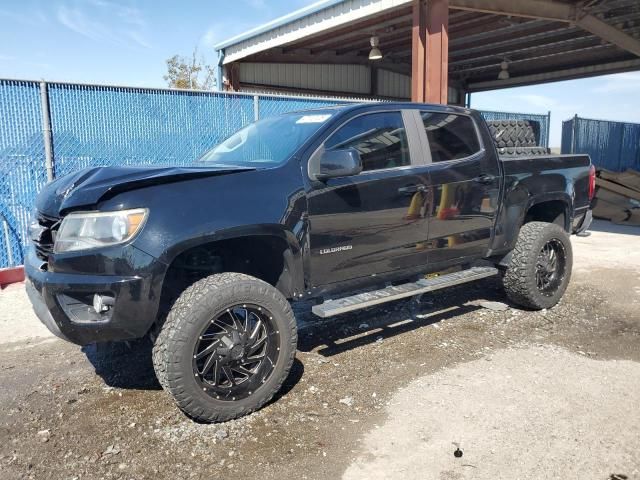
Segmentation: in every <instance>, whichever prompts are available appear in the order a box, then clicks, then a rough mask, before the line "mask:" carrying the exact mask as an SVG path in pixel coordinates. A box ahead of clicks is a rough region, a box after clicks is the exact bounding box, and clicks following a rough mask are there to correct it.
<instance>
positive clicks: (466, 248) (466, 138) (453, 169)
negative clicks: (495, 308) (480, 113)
mask: <svg viewBox="0 0 640 480" xmlns="http://www.w3.org/2000/svg"><path fill="white" fill-rule="evenodd" d="M420 123H421V124H422V127H423V128H424V132H425V134H426V135H425V136H424V137H423V138H425V137H426V140H427V143H428V149H429V153H430V155H431V166H430V167H429V173H430V180H431V183H430V197H431V202H430V203H429V206H428V209H429V252H430V253H429V263H430V264H431V265H432V266H436V265H437V264H439V263H441V262H444V263H448V262H451V261H455V260H460V261H462V260H472V259H476V258H480V257H483V256H484V255H486V253H487V250H488V248H489V243H490V240H491V236H492V233H493V228H494V222H495V215H496V210H497V204H498V198H499V193H500V170H499V167H498V163H497V162H498V161H497V159H496V158H495V155H491V154H490V153H488V152H487V151H486V150H485V149H484V148H483V146H482V142H481V139H480V136H479V132H478V129H477V128H476V125H475V120H474V119H473V118H472V117H471V116H469V115H464V114H452V113H441V112H420Z"/></svg>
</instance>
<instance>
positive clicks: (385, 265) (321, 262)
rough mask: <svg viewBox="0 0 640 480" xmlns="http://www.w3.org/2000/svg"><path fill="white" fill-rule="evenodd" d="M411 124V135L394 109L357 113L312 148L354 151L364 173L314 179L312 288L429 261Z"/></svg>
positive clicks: (423, 174) (422, 170)
mask: <svg viewBox="0 0 640 480" xmlns="http://www.w3.org/2000/svg"><path fill="white" fill-rule="evenodd" d="M404 117H405V118H407V114H406V113H405V114H404ZM409 120H411V121H413V117H409ZM409 126H410V128H409V132H411V133H408V131H407V130H408V129H407V128H405V121H404V120H403V113H402V112H400V111H384V112H372V113H366V114H361V115H358V116H356V117H354V118H352V119H351V120H348V121H347V122H346V123H345V124H343V125H342V126H341V127H338V128H337V129H336V130H335V131H334V132H333V133H332V134H331V135H330V136H329V137H328V138H327V140H326V141H325V142H324V144H323V146H321V147H320V149H319V150H318V151H319V152H321V151H322V150H323V149H326V150H329V149H344V148H355V149H356V150H357V151H358V152H359V153H360V157H361V159H362V163H363V171H362V173H360V174H359V175H355V176H349V177H342V178H332V179H329V180H327V181H324V182H312V188H311V190H310V191H309V192H308V208H309V228H310V261H311V283H312V285H313V286H319V285H327V284H329V283H334V282H338V281H343V280H349V279H354V278H359V277H366V276H370V275H376V274H380V273H384V272H391V271H393V270H398V269H408V268H411V267H416V266H418V265H421V264H426V263H427V257H426V241H427V228H428V220H427V216H426V214H427V211H426V208H425V205H426V194H427V185H428V167H427V166H426V165H424V164H417V163H416V160H417V161H418V162H422V156H421V155H419V154H415V155H412V152H415V151H416V150H415V149H416V145H419V143H416V142H419V139H418V138H416V137H417V135H416V133H415V132H416V131H417V129H416V128H415V123H412V124H410V125H409ZM417 148H419V146H418V147H417ZM414 157H418V158H414ZM312 159H313V157H312ZM312 163H313V160H312V161H311V164H312Z"/></svg>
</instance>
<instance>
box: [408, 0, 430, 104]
mask: <svg viewBox="0 0 640 480" xmlns="http://www.w3.org/2000/svg"><path fill="white" fill-rule="evenodd" d="M426 18H427V7H426V4H425V2H424V0H414V1H413V27H412V30H411V36H412V43H411V101H412V102H417V103H423V102H424V101H425V86H426V83H425V77H424V74H425V64H424V62H425V60H426V36H427V26H426Z"/></svg>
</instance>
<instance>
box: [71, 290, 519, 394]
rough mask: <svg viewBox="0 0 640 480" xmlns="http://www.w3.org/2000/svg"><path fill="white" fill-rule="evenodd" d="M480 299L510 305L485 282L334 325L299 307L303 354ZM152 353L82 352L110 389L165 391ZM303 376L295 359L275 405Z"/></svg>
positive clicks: (417, 323) (388, 331)
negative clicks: (157, 373) (158, 378)
mask: <svg viewBox="0 0 640 480" xmlns="http://www.w3.org/2000/svg"><path fill="white" fill-rule="evenodd" d="M479 299H483V300H490V301H498V302H506V297H505V295H504V291H503V290H502V285H501V282H500V280H499V279H498V278H491V279H485V280H483V281H479V282H475V283H470V284H466V285H461V286H459V287H454V288H450V289H447V290H442V291H438V292H433V293H430V294H425V295H423V296H422V297H420V298H412V299H405V300H399V301H396V302H392V303H389V304H384V305H381V306H378V307H372V308H368V309H365V310H360V311H356V312H353V313H349V314H344V315H340V316H338V317H335V318H331V319H319V318H318V317H315V316H314V315H313V314H312V313H311V312H310V305H307V304H303V305H300V304H298V305H296V306H294V311H295V312H296V318H297V320H298V324H299V335H298V350H300V351H302V352H316V353H318V354H320V355H322V356H325V357H331V356H333V355H337V354H339V353H343V352H346V351H348V350H352V349H355V348H359V347H362V346H364V345H368V344H371V343H374V342H376V341H380V340H381V339H382V340H384V339H386V338H391V337H394V336H396V335H401V334H403V333H406V332H409V331H412V330H417V329H419V328H424V327H426V326H429V325H433V324H435V323H438V322H442V321H444V320H450V319H454V318H455V317H457V316H459V315H463V314H465V313H469V312H472V311H475V310H478V309H481V308H482V307H480V306H477V305H472V304H470V302H473V301H477V300H479ZM151 349H152V344H151V341H150V340H149V339H148V338H143V339H140V340H136V341H134V342H112V343H104V344H93V345H88V346H86V347H83V348H82V351H83V352H84V353H85V355H86V356H87V359H88V360H89V362H91V364H92V366H93V368H94V369H95V373H96V374H97V375H99V376H100V377H101V378H102V379H103V380H104V382H105V383H106V384H107V385H108V386H110V387H114V388H122V389H137V390H160V389H161V387H160V384H159V383H158V380H157V379H156V376H155V373H154V371H153V364H152V361H151ZM303 373H304V364H303V363H302V362H301V361H300V360H299V359H296V360H295V362H294V364H293V366H292V368H291V371H290V373H289V376H288V377H287V379H286V380H285V383H284V385H283V387H282V389H281V390H280V392H278V394H277V395H276V398H274V401H275V400H277V398H280V397H282V396H284V395H286V394H287V393H288V392H289V391H290V390H291V389H292V388H293V387H294V386H295V385H296V384H297V383H298V382H299V381H300V379H301V378H302V375H303Z"/></svg>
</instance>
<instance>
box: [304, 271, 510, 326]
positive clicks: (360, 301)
mask: <svg viewBox="0 0 640 480" xmlns="http://www.w3.org/2000/svg"><path fill="white" fill-rule="evenodd" d="M497 273H498V269H497V268H493V267H473V268H470V269H468V270H461V271H459V272H454V273H448V274H446V275H440V276H438V277H432V278H424V279H421V280H418V281H417V282H413V283H404V284H402V285H397V286H391V287H387V288H383V289H380V290H373V291H371V292H364V293H358V294H357V295H352V296H350V297H345V298H339V299H337V300H329V301H328V302H324V303H322V304H320V305H315V306H314V307H313V308H312V309H311V311H312V312H313V313H315V314H316V315H318V316H319V317H322V318H327V317H333V316H334V315H340V314H341V313H347V312H352V311H354V310H360V309H362V308H367V307H372V306H374V305H379V304H381V303H387V302H391V301H393V300H399V299H401V298H406V297H413V296H415V295H420V294H422V293H427V292H433V291H434V290H440V289H441V288H447V287H453V286H454V285H460V284H463V283H467V282H473V281H474V280H480V279H481V278H486V277H491V276H493V275H496V274H497Z"/></svg>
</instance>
